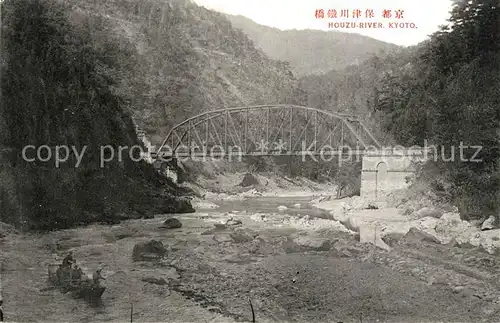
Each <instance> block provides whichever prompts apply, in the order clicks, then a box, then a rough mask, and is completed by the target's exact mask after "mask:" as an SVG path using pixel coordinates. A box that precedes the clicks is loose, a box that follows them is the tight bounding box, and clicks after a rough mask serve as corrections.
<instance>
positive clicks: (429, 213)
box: [411, 207, 443, 220]
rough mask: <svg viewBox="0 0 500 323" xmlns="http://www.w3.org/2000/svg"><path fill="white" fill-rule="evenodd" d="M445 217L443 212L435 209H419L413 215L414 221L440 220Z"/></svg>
mask: <svg viewBox="0 0 500 323" xmlns="http://www.w3.org/2000/svg"><path fill="white" fill-rule="evenodd" d="M442 215H443V213H442V212H440V211H439V210H437V209H435V208H433V207H423V208H421V209H419V210H418V211H416V212H413V213H412V215H411V218H413V219H417V220H418V219H422V218H425V217H431V218H440V217H441V216H442Z"/></svg>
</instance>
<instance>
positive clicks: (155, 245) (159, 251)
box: [132, 240, 167, 261]
mask: <svg viewBox="0 0 500 323" xmlns="http://www.w3.org/2000/svg"><path fill="white" fill-rule="evenodd" d="M166 254H167V249H166V248H165V247H164V246H163V243H162V242H161V241H157V240H151V241H147V242H141V243H138V244H136V245H135V246H134V250H133V252H132V258H133V260H134V261H141V260H152V259H159V258H161V257H163V256H165V255H166Z"/></svg>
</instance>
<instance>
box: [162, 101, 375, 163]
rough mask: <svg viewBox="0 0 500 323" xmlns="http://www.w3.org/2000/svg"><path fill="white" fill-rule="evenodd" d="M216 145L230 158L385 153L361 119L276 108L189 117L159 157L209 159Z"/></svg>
mask: <svg viewBox="0 0 500 323" xmlns="http://www.w3.org/2000/svg"><path fill="white" fill-rule="evenodd" d="M215 147H217V149H219V150H220V149H221V148H222V151H223V153H225V154H227V153H228V152H230V151H233V152H234V148H238V153H239V154H241V155H301V154H304V148H306V149H307V152H308V153H312V154H321V153H322V151H323V152H331V151H335V150H339V149H351V150H354V149H358V150H365V149H368V148H370V147H374V148H376V149H380V148H381V145H380V143H379V142H378V141H377V140H376V139H375V138H374V136H373V135H372V134H371V133H370V131H369V130H368V128H367V127H366V126H365V125H364V124H363V123H362V122H361V121H360V120H358V118H357V117H356V116H353V115H348V114H342V113H336V112H330V111H325V110H320V109H317V108H311V107H306V106H299V105H290V104H276V105H254V106H245V107H233V108H225V109H218V110H212V111H207V112H204V113H201V114H198V115H196V116H193V117H190V118H188V119H186V120H184V121H183V122H181V123H179V124H177V125H175V126H174V127H173V128H172V129H171V130H170V131H169V133H168V134H167V136H166V137H165V139H164V140H163V142H162V144H161V145H160V147H159V148H158V149H157V150H156V153H155V155H156V156H158V155H161V156H166V157H169V156H170V157H171V156H173V155H174V154H176V155H182V156H186V155H188V156H193V157H194V156H206V155H207V153H210V152H211V151H212V150H213V149H214V148H215ZM326 148H327V149H326ZM179 149H183V151H182V152H181V151H179ZM231 149H232V150H231ZM156 156H155V157H156Z"/></svg>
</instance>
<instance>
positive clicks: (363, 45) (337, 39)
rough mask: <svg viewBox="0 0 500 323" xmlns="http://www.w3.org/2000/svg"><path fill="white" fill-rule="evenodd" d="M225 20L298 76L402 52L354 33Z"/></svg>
mask: <svg viewBox="0 0 500 323" xmlns="http://www.w3.org/2000/svg"><path fill="white" fill-rule="evenodd" d="M227 16H228V18H229V19H230V20H231V23H232V24H233V26H234V27H235V28H239V29H241V30H242V31H244V32H245V33H246V34H247V35H248V36H249V37H250V39H252V40H253V41H254V42H255V44H256V46H257V47H259V48H261V49H262V50H263V51H264V53H266V54H267V55H269V57H271V58H274V59H279V60H283V61H287V62H290V66H291V67H292V69H293V71H294V73H295V74H296V75H297V76H306V75H321V74H324V73H327V72H329V71H330V70H332V69H335V70H338V69H343V68H345V67H347V66H350V65H358V64H362V63H363V61H365V60H366V59H368V58H370V56H371V55H373V54H377V55H380V56H385V55H387V54H391V53H395V52H399V51H400V50H401V49H402V48H401V47H399V46H397V45H394V44H390V43H386V42H383V41H380V40H376V39H373V38H370V37H367V36H362V35H358V34H354V33H344V32H340V31H321V30H279V29H277V28H271V27H268V26H263V25H259V24H257V23H256V22H254V21H252V20H250V19H248V18H246V17H243V16H233V15H227Z"/></svg>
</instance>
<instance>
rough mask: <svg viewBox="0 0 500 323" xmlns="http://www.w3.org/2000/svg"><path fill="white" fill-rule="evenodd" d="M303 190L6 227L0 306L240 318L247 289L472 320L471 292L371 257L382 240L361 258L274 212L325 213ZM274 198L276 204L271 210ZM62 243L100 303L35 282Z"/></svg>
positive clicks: (50, 312) (56, 312)
mask: <svg viewBox="0 0 500 323" xmlns="http://www.w3.org/2000/svg"><path fill="white" fill-rule="evenodd" d="M311 199H312V198H311V197H297V196H293V197H256V198H250V199H247V200H244V201H213V202H214V203H216V204H218V205H219V206H220V207H219V208H217V209H200V210H198V211H197V212H196V213H193V214H181V215H177V217H178V218H179V219H180V220H181V222H182V223H183V226H182V228H181V229H174V230H166V229H161V228H159V227H160V225H161V224H162V222H163V221H164V220H165V218H167V216H166V215H159V216H157V217H156V218H155V219H150V220H130V221H125V222H123V223H121V224H120V225H114V226H105V225H91V226H88V227H85V228H77V229H72V230H63V231H59V232H54V233H50V234H46V235H34V234H29V235H19V236H16V237H15V238H13V239H9V241H7V242H6V243H5V244H4V245H3V246H2V248H4V252H3V253H2V261H3V263H4V269H5V272H4V275H3V283H4V286H3V287H4V291H3V299H4V306H3V309H4V313H5V318H6V320H7V321H52V322H60V321H74V322H110V321H116V322H118V321H121V322H123V321H130V314H131V308H132V307H133V309H132V312H133V313H132V319H133V321H149V322H153V321H155V322H158V321H169V322H181V321H182V322H187V321H189V322H203V321H207V322H210V321H214V322H222V321H225V322H233V321H250V320H251V311H250V306H249V299H250V300H252V305H253V306H254V309H255V312H256V316H257V322H266V321H269V322H270V321H330V322H338V321H343V322H351V321H359V320H360V318H361V319H362V320H365V321H366V322H368V321H370V322H371V321H381V322H382V321H385V322H402V321H407V322H408V321H414V320H419V321H421V322H432V321H436V320H442V321H475V318H477V315H480V314H479V313H480V307H478V304H477V300H476V301H474V300H471V299H466V298H462V297H460V296H459V295H455V294H453V293H452V292H451V291H449V290H445V289H442V288H440V287H436V286H428V285H427V284H425V283H424V282H422V281H420V280H418V279H417V278H415V277H413V276H411V275H409V274H404V273H401V272H397V271H395V270H393V269H391V268H389V267H388V266H387V265H384V264H383V263H377V261H381V260H380V259H382V256H384V255H386V254H385V253H384V252H383V251H379V252H380V257H379V258H377V259H378V260H377V261H375V262H366V261H362V260H361V259H360V258H361V257H364V256H365V255H366V254H368V253H369V252H370V250H371V249H370V248H369V247H367V246H366V245H360V244H359V243H357V242H356V240H355V237H353V236H352V235H350V234H348V233H344V232H340V231H337V230H336V227H335V226H332V228H331V229H328V228H326V229H325V228H322V229H321V230H319V229H316V228H314V227H304V228H301V227H300V226H293V225H290V224H289V222H286V221H283V220H286V219H293V218H295V219H298V218H301V217H304V216H306V215H308V216H309V217H308V218H312V219H315V218H316V219H324V218H327V219H328V218H329V214H328V213H326V212H324V211H322V210H319V209H317V208H314V207H312V206H311V205H310V204H309V202H310V201H311ZM297 203H299V204H301V205H300V208H298V207H295V206H294V205H295V204H297ZM281 205H283V206H286V207H287V209H285V210H283V211H278V206H281ZM228 212H230V213H231V214H228ZM256 214H258V215H259V216H258V217H256V216H255V215H256ZM231 217H233V218H235V219H239V220H241V221H242V225H241V226H239V227H240V228H239V229H233V228H227V229H226V230H222V231H215V232H214V231H213V230H214V223H216V222H219V223H223V222H225V221H227V220H228V219H229V218H231ZM255 218H259V219H268V221H254V220H252V219H255ZM276 219H280V220H279V221H278V220H276ZM323 221H325V220H323ZM327 222H328V221H327ZM238 230H239V231H238ZM235 232H240V233H239V236H238V235H234V233H235ZM249 236H250V237H252V238H250V239H247V238H248V237H249ZM254 236H255V238H254ZM299 238H300V239H312V240H311V241H313V242H314V241H315V240H314V239H320V240H322V241H328V242H329V243H327V244H321V247H320V248H315V247H314V246H313V247H304V246H303V245H299V244H297V242H296V241H298V240H297V239H299ZM151 239H155V240H159V241H161V242H162V243H163V244H164V245H165V246H166V247H167V249H168V253H167V256H166V257H165V258H164V259H163V260H162V261H160V262H133V261H132V259H131V255H132V249H133V248H134V245H135V244H136V243H139V242H143V241H148V240H151ZM313 245H314V243H313ZM324 246H327V248H325V247H324ZM68 250H74V254H75V258H76V261H77V263H78V264H79V265H80V266H81V267H82V268H84V269H85V270H86V271H87V272H88V273H91V272H92V271H93V270H95V269H96V268H98V267H101V268H103V275H104V277H106V280H105V281H104V285H105V286H106V287H107V290H106V292H105V293H104V295H103V305H102V306H101V307H99V308H91V307H89V306H88V305H87V304H85V303H84V302H83V301H81V300H74V299H71V298H70V297H69V296H68V295H64V294H61V293H60V292H59V291H57V290H52V291H43V290H44V289H45V288H46V287H47V282H46V278H47V265H48V264H50V263H54V262H55V261H56V260H61V259H62V257H64V255H65V254H66V253H67V251H68ZM387 256H390V255H389V254H387ZM384 257H385V256H384ZM162 280H163V281H164V283H161V281H162ZM154 281H156V282H154Z"/></svg>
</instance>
